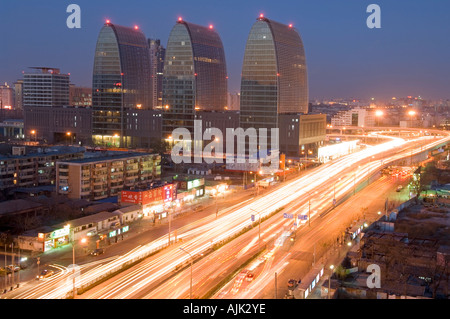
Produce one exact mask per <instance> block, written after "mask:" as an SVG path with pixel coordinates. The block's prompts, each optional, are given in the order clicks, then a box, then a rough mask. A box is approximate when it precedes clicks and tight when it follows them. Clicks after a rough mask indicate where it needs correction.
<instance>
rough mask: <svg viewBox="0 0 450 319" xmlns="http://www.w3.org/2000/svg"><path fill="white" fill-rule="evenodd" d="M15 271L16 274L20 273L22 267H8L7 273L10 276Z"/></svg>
mask: <svg viewBox="0 0 450 319" xmlns="http://www.w3.org/2000/svg"><path fill="white" fill-rule="evenodd" d="M13 270H14V272H18V271H19V270H20V267H19V266H17V265H9V266H8V267H6V272H7V273H8V274H10V273H12V271H13Z"/></svg>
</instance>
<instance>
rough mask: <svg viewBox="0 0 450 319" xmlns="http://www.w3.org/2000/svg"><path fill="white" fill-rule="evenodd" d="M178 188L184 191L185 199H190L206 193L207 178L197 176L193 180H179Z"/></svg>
mask: <svg viewBox="0 0 450 319" xmlns="http://www.w3.org/2000/svg"><path fill="white" fill-rule="evenodd" d="M177 183H178V189H179V190H180V191H182V192H183V193H184V194H183V201H190V200H193V199H194V198H197V197H202V196H204V195H205V179H204V178H197V179H191V180H181V181H177Z"/></svg>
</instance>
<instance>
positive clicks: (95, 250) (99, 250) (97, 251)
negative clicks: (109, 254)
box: [90, 248, 105, 256]
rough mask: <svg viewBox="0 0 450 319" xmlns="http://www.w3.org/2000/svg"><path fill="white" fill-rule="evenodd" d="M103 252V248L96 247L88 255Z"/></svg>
mask: <svg viewBox="0 0 450 319" xmlns="http://www.w3.org/2000/svg"><path fill="white" fill-rule="evenodd" d="M104 252H105V250H104V249H103V248H97V249H94V250H93V251H91V253H90V255H91V256H98V255H101V254H103V253H104Z"/></svg>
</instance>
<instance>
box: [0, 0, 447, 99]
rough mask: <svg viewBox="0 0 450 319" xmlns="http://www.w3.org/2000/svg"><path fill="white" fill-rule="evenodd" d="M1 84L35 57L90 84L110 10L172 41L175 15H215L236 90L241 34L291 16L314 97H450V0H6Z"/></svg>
mask: <svg viewBox="0 0 450 319" xmlns="http://www.w3.org/2000/svg"><path fill="white" fill-rule="evenodd" d="M71 3H75V4H78V5H79V6H80V7H81V29H69V28H67V26H66V19H67V17H68V15H69V13H66V8H67V6H68V5H69V4H71ZM371 3H375V4H378V5H380V7H381V27H382V28H381V29H369V28H368V27H367V26H366V19H367V17H368V16H369V13H366V8H367V6H368V5H369V4H371ZM0 4H1V5H0V29H1V30H2V33H1V42H0V43H1V44H0V83H3V82H8V83H10V84H12V83H13V82H14V81H16V80H17V79H19V78H21V75H22V71H23V70H26V69H27V67H30V66H50V67H55V68H60V69H61V71H62V72H63V73H70V74H71V82H72V83H74V84H76V85H80V86H89V87H90V86H91V84H92V66H93V61H94V51H95V45H96V40H97V36H98V33H99V31H100V29H101V27H102V26H103V24H104V21H105V20H106V19H110V20H111V22H112V23H115V24H120V25H125V26H134V25H138V26H139V27H140V28H141V30H142V31H143V32H144V34H145V35H146V37H147V38H150V37H151V38H159V39H161V42H162V44H163V45H164V46H165V47H166V45H167V39H168V36H169V33H170V30H171V29H172V27H173V26H174V24H175V22H176V20H177V18H178V17H179V16H181V17H183V19H184V20H186V21H189V22H193V23H196V24H201V25H209V24H213V25H214V27H215V28H216V30H217V31H218V32H219V34H220V36H221V38H222V42H223V44H224V47H225V53H226V59H227V68H228V75H229V82H228V86H229V91H230V92H238V91H239V88H240V74H241V67H242V61H243V57H244V49H245V43H246V40H247V36H248V33H249V31H250V28H251V26H252V24H253V23H254V22H255V19H256V18H257V17H258V15H259V14H260V13H264V15H265V16H266V17H268V18H269V19H273V20H276V21H278V22H282V23H286V24H289V23H292V24H293V25H294V26H295V27H296V28H297V30H298V31H299V32H300V35H301V37H302V39H303V43H304V46H305V52H306V59H307V65H308V78H309V91H310V99H314V98H333V97H334V98H338V97H343V98H350V97H354V98H362V99H368V98H370V97H375V98H390V97H393V96H406V95H413V96H419V95H420V96H422V97H423V98H425V99H440V98H450V19H449V17H450V1H447V0H395V1H393V0H387V1H382V0H370V1H363V0H339V1H337V0H314V1H306V0H278V1H274V0H270V1H264V0H258V1H255V0H226V1H217V0H208V1H204V0H192V1H189V0H171V1H153V0H150V1H134V0H128V1H115V0H109V1H103V0H96V1H84V0H71V1H61V0H60V1H56V0H53V1H47V0H39V1H23V0H14V1H6V0H0Z"/></svg>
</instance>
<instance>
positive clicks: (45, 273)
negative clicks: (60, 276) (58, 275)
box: [38, 269, 55, 279]
mask: <svg viewBox="0 0 450 319" xmlns="http://www.w3.org/2000/svg"><path fill="white" fill-rule="evenodd" d="M54 273H55V272H54V271H53V270H48V269H44V270H43V271H42V272H41V274H40V275H39V276H38V279H44V278H48V277H50V276H53V274H54Z"/></svg>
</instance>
